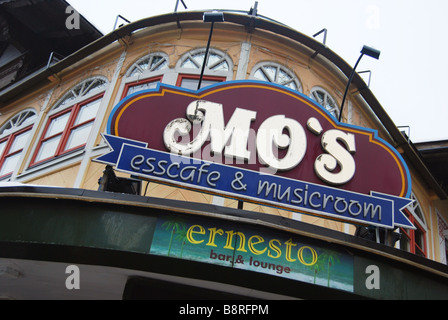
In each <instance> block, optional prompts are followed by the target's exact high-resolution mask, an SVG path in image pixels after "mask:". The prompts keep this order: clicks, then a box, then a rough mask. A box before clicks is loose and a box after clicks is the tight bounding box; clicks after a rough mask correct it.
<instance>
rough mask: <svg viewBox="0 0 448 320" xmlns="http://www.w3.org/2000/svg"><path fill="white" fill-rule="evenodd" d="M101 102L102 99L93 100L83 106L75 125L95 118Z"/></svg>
mask: <svg viewBox="0 0 448 320" xmlns="http://www.w3.org/2000/svg"><path fill="white" fill-rule="evenodd" d="M100 104H101V99H99V100H95V101H92V102H90V103H88V104H86V105H84V106H82V107H81V109H80V110H79V113H78V116H77V117H76V121H75V125H77V124H80V123H83V122H86V121H89V120H92V119H95V117H96V114H97V113H98V109H99V107H100Z"/></svg>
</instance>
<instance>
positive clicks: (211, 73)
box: [175, 47, 234, 87]
mask: <svg viewBox="0 0 448 320" xmlns="http://www.w3.org/2000/svg"><path fill="white" fill-rule="evenodd" d="M206 49H207V48H206V47H201V48H196V49H193V50H190V51H188V52H186V53H184V54H183V55H182V56H181V58H180V59H179V60H178V61H177V64H176V68H175V70H176V73H177V80H176V86H178V87H180V84H181V83H182V80H183V79H199V78H200V75H201V69H202V64H200V65H199V66H198V67H197V68H187V67H184V66H183V64H184V63H185V61H186V60H187V59H192V58H193V57H194V56H195V55H198V54H205V51H206ZM212 54H213V55H217V56H220V57H221V60H222V61H226V62H227V65H228V70H213V69H210V68H209V67H208V65H206V67H205V68H204V75H203V77H202V79H203V80H210V81H219V82H225V81H231V80H232V79H233V66H234V64H233V61H232V58H231V57H230V56H229V55H228V54H227V53H225V52H224V51H221V50H218V49H216V48H210V50H209V57H210V55H212ZM208 61H209V60H208ZM221 63H222V62H220V63H219V64H217V65H218V66H219V65H220V64H221Z"/></svg>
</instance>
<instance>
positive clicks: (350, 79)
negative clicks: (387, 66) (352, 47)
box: [339, 53, 364, 122]
mask: <svg viewBox="0 0 448 320" xmlns="http://www.w3.org/2000/svg"><path fill="white" fill-rule="evenodd" d="M363 56H364V53H361V55H360V56H359V58H358V61H356V64H355V66H354V67H353V70H352V73H351V74H350V77H349V79H348V83H347V87H346V88H345V93H344V97H343V98H342V103H341V110H340V112H339V122H341V119H342V111H343V109H344V102H345V99H346V98H347V93H348V90H349V88H350V84H351V83H352V80H353V77H354V76H355V71H356V67H357V66H358V64H359V62H360V61H361V58H362V57H363Z"/></svg>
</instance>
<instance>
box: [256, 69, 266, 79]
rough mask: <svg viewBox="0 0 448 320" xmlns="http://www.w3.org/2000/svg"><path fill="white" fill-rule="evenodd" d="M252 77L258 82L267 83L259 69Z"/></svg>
mask: <svg viewBox="0 0 448 320" xmlns="http://www.w3.org/2000/svg"><path fill="white" fill-rule="evenodd" d="M254 77H255V78H256V79H258V80H263V81H269V79H268V78H267V77H266V75H265V74H264V73H263V71H261V69H258V70H257V71H255V74H254Z"/></svg>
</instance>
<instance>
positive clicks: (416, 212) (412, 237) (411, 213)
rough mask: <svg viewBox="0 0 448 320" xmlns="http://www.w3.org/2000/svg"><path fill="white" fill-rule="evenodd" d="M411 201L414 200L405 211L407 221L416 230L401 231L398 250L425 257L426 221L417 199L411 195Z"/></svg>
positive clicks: (401, 229)
mask: <svg viewBox="0 0 448 320" xmlns="http://www.w3.org/2000/svg"><path fill="white" fill-rule="evenodd" d="M411 199H412V200H414V203H412V204H411V205H410V206H408V207H407V208H406V210H405V212H406V215H407V217H408V219H409V221H411V222H412V224H413V225H414V226H415V227H416V228H417V229H416V230H412V229H403V228H400V231H401V239H400V248H401V249H402V250H405V251H408V252H411V253H414V254H416V255H419V256H422V257H426V229H427V228H426V221H425V217H424V215H423V211H422V207H421V206H420V203H419V202H418V200H417V197H416V196H415V195H414V194H412V195H411Z"/></svg>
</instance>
